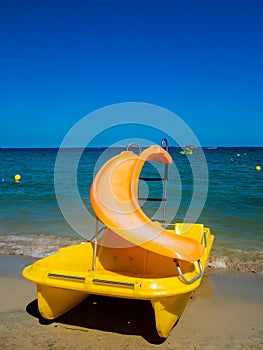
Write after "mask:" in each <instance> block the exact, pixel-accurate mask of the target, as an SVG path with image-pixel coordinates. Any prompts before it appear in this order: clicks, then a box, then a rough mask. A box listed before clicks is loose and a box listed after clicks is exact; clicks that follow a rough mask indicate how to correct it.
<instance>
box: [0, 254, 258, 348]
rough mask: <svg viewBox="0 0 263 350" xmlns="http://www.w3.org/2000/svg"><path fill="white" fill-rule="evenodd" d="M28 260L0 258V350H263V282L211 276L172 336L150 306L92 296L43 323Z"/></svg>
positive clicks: (234, 274) (211, 273) (220, 274)
mask: <svg viewBox="0 0 263 350" xmlns="http://www.w3.org/2000/svg"><path fill="white" fill-rule="evenodd" d="M29 263H31V262H30V260H28V259H22V258H18V257H15V256H0V292H1V299H0V349H1V350H4V349H18V348H19V349H22V350H23V349H25V350H30V349H41V350H43V349H60V350H62V349H68V350H72V349H78V350H84V349H98V350H118V349H126V350H134V349H140V350H146V349H147V350H148V349H165V350H175V349H178V350H186V349H187V350H206V349H209V350H210V349H211V350H214V349H234V350H259V349H263V313H262V310H263V307H262V306H263V275H262V274H252V273H250V274H248V273H245V272H233V271H224V272H219V271H215V270H211V269H208V270H207V272H206V275H205V277H204V280H203V282H202V284H201V286H200V288H199V289H198V290H197V291H196V292H195V293H194V295H193V297H192V299H191V300H190V302H189V303H188V305H187V307H186V309H185V311H184V313H183V315H182V317H181V319H180V320H179V322H178V324H177V325H176V326H175V327H174V329H173V330H172V332H171V333H170V335H169V337H168V338H167V339H166V340H165V341H163V340H162V339H159V338H158V336H157V334H156V331H155V327H154V318H153V310H152V308H151V305H150V303H149V302H147V301H134V300H124V299H115V298H106V297H100V296H90V297H89V298H87V299H86V300H85V301H84V302H82V303H81V304H80V305H78V306H77V307H75V308H74V309H73V310H71V311H70V312H68V313H67V314H65V315H63V316H62V317H60V318H59V319H57V320H56V321H55V322H47V321H45V320H43V319H41V317H40V315H39V313H38V310H37V301H36V291H35V285H34V284H33V283H30V282H28V281H26V280H24V279H23V278H22V277H21V270H22V269H23V267H24V266H26V265H28V264H29Z"/></svg>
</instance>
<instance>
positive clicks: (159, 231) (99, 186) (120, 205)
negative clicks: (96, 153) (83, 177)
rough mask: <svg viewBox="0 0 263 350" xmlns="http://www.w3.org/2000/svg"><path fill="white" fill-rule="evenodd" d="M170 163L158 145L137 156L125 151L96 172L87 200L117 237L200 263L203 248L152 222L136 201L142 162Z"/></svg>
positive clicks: (191, 240) (149, 248) (167, 254)
mask: <svg viewBox="0 0 263 350" xmlns="http://www.w3.org/2000/svg"><path fill="white" fill-rule="evenodd" d="M149 160H153V161H159V162H162V163H164V164H171V163H172V158H171V156H170V155H169V153H168V152H167V151H165V150H164V149H163V148H162V147H160V146H151V147H150V148H147V149H146V150H144V151H143V152H142V153H141V154H140V155H139V156H138V155H136V154H134V153H133V152H131V151H125V152H122V153H120V154H119V155H117V156H115V157H113V158H111V159H110V160H109V161H108V162H107V163H106V164H104V166H103V167H102V168H101V169H100V170H99V172H98V173H97V175H96V177H95V179H94V181H93V183H92V186H91V190H90V200H91V204H92V207H93V210H94V212H95V213H96V215H97V217H98V218H99V219H100V220H101V221H102V222H103V223H104V225H105V226H107V227H108V228H110V229H111V230H112V231H113V232H115V233H116V234H117V235H119V236H120V237H122V238H124V239H125V240H127V241H129V242H131V243H133V244H135V245H138V246H141V247H142V248H144V249H147V250H150V251H152V252H155V253H157V254H161V255H163V256H167V257H171V258H174V259H181V260H185V261H189V262H194V261H196V260H199V259H200V257H201V256H202V254H203V253H204V247H203V245H202V244H200V243H199V242H198V241H196V240H195V239H193V238H190V237H184V236H183V235H178V234H176V233H174V231H172V230H166V229H164V228H163V227H162V226H161V224H160V223H158V222H153V221H151V219H150V218H148V217H147V216H146V214H145V213H144V212H143V211H142V209H141V207H140V205H139V202H138V181H139V176H140V172H141V169H142V167H143V165H144V163H145V161H149Z"/></svg>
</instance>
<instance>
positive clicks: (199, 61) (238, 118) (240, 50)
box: [0, 0, 263, 147]
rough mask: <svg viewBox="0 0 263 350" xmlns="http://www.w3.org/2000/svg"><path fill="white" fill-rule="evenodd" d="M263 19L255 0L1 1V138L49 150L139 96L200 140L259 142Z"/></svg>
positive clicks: (262, 121)
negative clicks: (81, 124) (89, 120)
mask: <svg viewBox="0 0 263 350" xmlns="http://www.w3.org/2000/svg"><path fill="white" fill-rule="evenodd" d="M262 18H263V2H262V1H261V0H236V1H233V0H213V1H212V0H198V1H197V0H192V1H188V0H181V1H177V0H174V1H172V0H171V1H166V0H162V1H154V0H149V1H145V0H141V1H139V0H132V1H129V0H127V1H125V0H122V1H121V0H120V1H114V0H111V1H100V0H97V1H95V0H93V1H89V0H86V1H85V0H83V1H80V0H70V1H68V0H60V1H59V0H31V1H30V0H23V1H21V0H8V1H4V0H1V1H0V99H1V101H0V118H1V119H0V120H1V127H0V145H2V146H4V147H52V146H53V147H56V146H59V145H60V143H61V141H62V140H63V137H64V136H65V134H66V133H67V131H68V130H69V129H70V128H71V127H72V126H73V125H74V124H75V123H76V122H77V121H78V120H79V119H80V118H82V117H84V116H85V115H86V114H88V113H90V112H92V111H94V110H96V109H98V108H101V107H104V106H106V105H110V104H114V103H119V102H127V101H138V102H147V103H152V104H156V105H159V106H162V107H164V108H167V109H169V110H171V111H172V112H174V113H176V114H177V115H179V116H180V117H181V118H182V119H183V120H184V121H185V122H186V123H187V124H188V125H189V126H190V127H191V128H192V130H193V131H194V133H195V134H196V136H197V137H198V139H199V141H200V143H201V144H202V145H204V146H206V145H222V146H234V145H237V146H242V145H243V146H253V145H256V146H263V137H262V133H263V20H262Z"/></svg>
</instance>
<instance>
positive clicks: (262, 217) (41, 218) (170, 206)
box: [0, 147, 263, 273]
mask: <svg viewBox="0 0 263 350" xmlns="http://www.w3.org/2000/svg"><path fill="white" fill-rule="evenodd" d="M121 151H123V149H122V148H86V149H81V150H80V149H65V150H63V152H62V153H63V155H62V158H61V150H59V149H56V148H36V149H35V148H34V149H31V148H24V149H22V148H19V149H16V148H12V149H11V148H10V149H8V148H0V254H1V255H18V256H24V257H31V258H42V257H44V256H47V255H50V254H53V253H55V252H56V251H57V250H58V249H59V248H61V247H64V246H68V245H73V244H77V243H80V242H83V241H86V240H90V239H92V237H94V234H95V230H96V217H95V214H94V213H93V209H92V207H91V205H90V199H89V193H90V186H91V184H92V181H93V178H94V175H95V174H96V172H97V171H98V169H99V168H100V167H101V166H102V165H103V163H105V162H106V160H107V159H109V158H110V157H112V156H114V155H116V154H118V153H119V152H121ZM180 151H181V149H180V148H177V147H171V148H170V149H169V153H170V154H171V156H172V158H173V165H172V166H169V167H168V181H167V184H166V185H165V190H164V184H163V182H162V181H148V180H141V181H140V183H139V197H140V198H144V199H141V200H140V205H141V206H142V208H143V210H144V212H145V213H146V215H148V216H149V217H151V218H152V219H156V220H158V217H156V216H159V217H162V216H163V214H164V213H165V219H166V222H167V223H175V222H185V218H186V217H187V218H192V219H193V220H194V222H196V223H202V224H204V225H205V226H206V227H209V228H210V230H211V232H212V233H213V234H214V235H215V241H214V246H213V250H212V252H211V256H210V259H209V266H210V267H211V268H214V269H221V270H226V269H232V270H239V271H248V272H254V273H263V148H262V147H205V148H203V149H193V152H192V154H189V155H187V154H181V153H180ZM134 152H135V153H136V152H137V150H134ZM59 155H60V157H59ZM58 159H59V165H58ZM61 159H62V160H61ZM71 165H72V166H71ZM161 167H163V165H161ZM161 167H160V166H158V167H157V166H156V165H155V164H154V162H150V163H149V164H145V166H144V167H143V169H142V177H144V178H145V177H146V178H148V177H158V176H159V177H160V176H162V174H161V172H162V168H161ZM198 167H199V171H197V172H196V171H195V169H196V168H198ZM256 167H262V171H260V168H257V169H258V170H256ZM164 171H165V169H164ZM16 174H19V175H20V177H21V180H20V181H15V179H14V176H15V175H16ZM124 176H125V175H124ZM196 177H198V178H197V179H196ZM72 184H74V185H72ZM164 192H167V200H166V202H161V201H157V200H156V201H150V200H146V199H145V198H148V199H149V198H161V197H163V196H164V195H165V193H164ZM63 200H64V202H63ZM63 203H64V204H65V203H66V206H65V205H64V204H63ZM163 203H165V212H164V209H163V207H162V205H163ZM189 211H190V214H191V215H189Z"/></svg>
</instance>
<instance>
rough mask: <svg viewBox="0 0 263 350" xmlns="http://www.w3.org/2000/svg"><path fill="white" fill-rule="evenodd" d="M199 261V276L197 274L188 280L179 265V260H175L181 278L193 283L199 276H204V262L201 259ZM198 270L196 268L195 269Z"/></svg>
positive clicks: (187, 282)
mask: <svg viewBox="0 0 263 350" xmlns="http://www.w3.org/2000/svg"><path fill="white" fill-rule="evenodd" d="M197 263H198V266H199V271H200V272H199V274H198V275H197V276H195V277H194V278H192V279H191V280H188V279H187V278H186V277H185V275H184V274H183V272H182V270H181V268H180V265H179V262H178V260H176V261H175V266H176V268H177V271H178V273H179V276H180V277H181V279H182V280H183V281H184V282H185V283H186V284H191V283H194V282H195V281H197V280H198V279H199V278H201V277H202V275H203V265H202V262H201V261H200V260H198V261H197ZM195 270H196V269H195Z"/></svg>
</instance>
